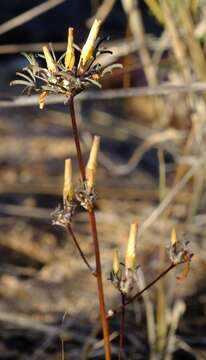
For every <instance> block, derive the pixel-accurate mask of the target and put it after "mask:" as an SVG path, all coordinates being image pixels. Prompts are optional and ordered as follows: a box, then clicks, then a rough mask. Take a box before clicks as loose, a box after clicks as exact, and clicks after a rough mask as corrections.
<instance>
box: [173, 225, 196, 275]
mask: <svg viewBox="0 0 206 360" xmlns="http://www.w3.org/2000/svg"><path fill="white" fill-rule="evenodd" d="M192 257H193V253H192V252H191V250H190V248H189V241H185V240H184V239H181V240H179V239H177V234H176V230H175V228H173V229H172V232H171V237H170V246H169V258H170V260H171V262H172V264H174V265H180V264H184V268H183V271H182V273H181V274H180V275H178V276H177V279H178V280H180V279H184V278H185V277H186V276H187V275H188V272H189V269H190V262H191V259H192Z"/></svg>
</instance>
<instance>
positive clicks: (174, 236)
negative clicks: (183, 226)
mask: <svg viewBox="0 0 206 360" xmlns="http://www.w3.org/2000/svg"><path fill="white" fill-rule="evenodd" d="M170 241H171V245H172V246H175V245H176V243H177V233H176V229H175V227H173V228H172V231H171V237H170Z"/></svg>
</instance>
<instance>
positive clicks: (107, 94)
mask: <svg viewBox="0 0 206 360" xmlns="http://www.w3.org/2000/svg"><path fill="white" fill-rule="evenodd" d="M194 92H196V93H202V92H206V82H205V81H196V82H190V83H182V84H180V85H174V84H172V83H167V84H162V85H159V86H150V87H148V86H140V87H132V88H127V89H115V90H103V91H101V92H98V91H87V92H86V93H82V94H80V95H79V96H78V99H77V101H85V100H86V101H93V100H113V99H114V97H115V98H116V99H126V98H132V97H138V96H159V95H162V96H167V95H170V94H173V93H179V94H180V93H188V94H189V93H194ZM4 98H5V99H3V100H0V108H8V107H19V106H33V105H38V104H39V98H38V96H37V95H31V96H30V97H28V96H18V97H12V96H8V97H6V96H4ZM64 102H65V98H64V96H60V95H50V96H49V97H48V99H47V101H46V103H47V104H48V105H49V104H63V103H64Z"/></svg>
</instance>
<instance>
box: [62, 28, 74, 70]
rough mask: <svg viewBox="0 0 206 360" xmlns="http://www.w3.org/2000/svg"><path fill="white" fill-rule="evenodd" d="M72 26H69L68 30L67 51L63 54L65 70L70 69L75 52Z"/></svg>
mask: <svg viewBox="0 0 206 360" xmlns="http://www.w3.org/2000/svg"><path fill="white" fill-rule="evenodd" d="M73 31H74V29H73V28H71V27H70V28H69V30H68V44H67V51H66V55H65V60H64V63H65V67H66V69H67V70H72V69H73V66H74V63H75V53H74V45H73Z"/></svg>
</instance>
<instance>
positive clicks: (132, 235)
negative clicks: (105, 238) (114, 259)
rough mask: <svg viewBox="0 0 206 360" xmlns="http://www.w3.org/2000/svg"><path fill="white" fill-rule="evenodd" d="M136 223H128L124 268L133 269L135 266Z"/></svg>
mask: <svg viewBox="0 0 206 360" xmlns="http://www.w3.org/2000/svg"><path fill="white" fill-rule="evenodd" d="M137 231H138V225H137V223H133V224H131V225H130V232H129V238H128V242H127V251H126V256H125V267H126V269H131V270H134V269H135V268H136V266H137V259H136V238H137Z"/></svg>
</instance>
